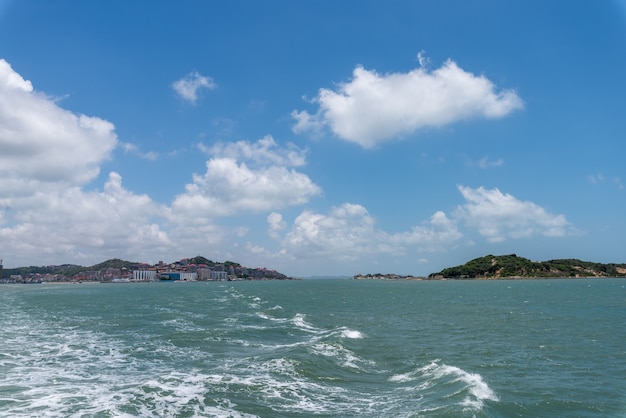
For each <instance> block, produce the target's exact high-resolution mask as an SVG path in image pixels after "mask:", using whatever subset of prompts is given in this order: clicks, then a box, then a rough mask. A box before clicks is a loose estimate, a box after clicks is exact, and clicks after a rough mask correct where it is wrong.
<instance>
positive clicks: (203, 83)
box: [172, 71, 217, 104]
mask: <svg viewBox="0 0 626 418" xmlns="http://www.w3.org/2000/svg"><path fill="white" fill-rule="evenodd" d="M172 88H173V89H174V91H176V93H177V94H178V95H179V96H180V97H181V98H182V99H183V100H186V101H188V102H189V103H191V104H195V103H196V101H197V100H198V91H199V90H200V89H203V88H205V89H208V90H214V89H215V88H217V84H215V82H214V81H213V79H212V78H211V77H205V76H203V75H201V74H200V73H199V72H197V71H193V72H191V73H189V74H187V75H186V76H185V77H183V78H181V79H180V80H177V81H175V82H174V83H173V84H172Z"/></svg>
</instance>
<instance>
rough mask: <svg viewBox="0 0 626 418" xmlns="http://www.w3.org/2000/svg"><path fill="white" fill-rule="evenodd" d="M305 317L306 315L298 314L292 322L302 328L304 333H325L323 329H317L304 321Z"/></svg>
mask: <svg viewBox="0 0 626 418" xmlns="http://www.w3.org/2000/svg"><path fill="white" fill-rule="evenodd" d="M304 318H305V315H304V314H300V313H298V314H296V316H294V317H293V319H292V322H293V324H294V325H295V326H296V327H298V328H300V329H301V330H303V331H307V332H315V333H317V332H323V330H322V329H319V328H316V327H314V326H313V325H311V324H309V323H308V322H307V321H305V320H304Z"/></svg>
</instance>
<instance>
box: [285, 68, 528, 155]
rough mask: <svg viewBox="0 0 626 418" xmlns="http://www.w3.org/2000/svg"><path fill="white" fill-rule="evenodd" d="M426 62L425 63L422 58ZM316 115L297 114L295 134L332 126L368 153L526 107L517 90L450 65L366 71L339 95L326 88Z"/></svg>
mask: <svg viewBox="0 0 626 418" xmlns="http://www.w3.org/2000/svg"><path fill="white" fill-rule="evenodd" d="M422 61H423V58H422ZM314 102H316V103H318V104H319V109H318V111H317V112H316V113H314V114H310V113H308V112H307V111H296V110H294V111H293V112H292V116H293V118H294V119H295V120H296V124H295V126H294V128H293V129H294V131H295V132H297V133H298V132H305V131H313V132H318V131H319V130H320V129H321V128H322V127H325V126H327V127H329V128H330V129H331V131H332V132H333V133H334V134H335V135H337V136H338V137H339V138H341V139H344V140H346V141H351V142H355V143H357V144H359V145H361V146H363V147H365V148H370V147H373V146H375V145H377V144H379V143H381V142H384V141H387V140H389V139H392V138H395V137H398V136H401V135H405V134H409V133H412V132H414V131H416V130H418V129H420V128H423V127H429V126H435V127H436V126H442V125H446V124H449V123H453V122H456V121H459V120H462V119H467V118H473V117H486V118H498V117H502V116H505V115H507V114H509V113H510V112H512V111H513V110H515V109H519V108H521V107H522V106H523V103H522V100H521V99H520V98H519V96H518V95H517V94H516V93H515V92H514V91H512V90H504V91H501V92H497V91H496V89H495V86H494V84H493V83H492V82H491V81H489V80H488V79H487V78H485V77H484V76H476V75H474V74H472V73H470V72H467V71H464V70H463V69H462V68H460V67H459V66H457V65H456V63H455V62H454V61H451V60H448V61H446V62H445V63H444V64H443V66H442V67H441V68H439V69H437V70H434V71H428V70H427V69H425V68H423V67H421V68H417V69H414V70H412V71H409V72H408V73H392V74H378V73H377V72H375V71H371V70H367V69H365V68H363V67H361V66H357V67H356V68H355V69H354V72H353V77H352V80H350V81H349V82H347V83H341V84H339V85H338V87H337V89H336V91H333V90H330V89H325V88H322V89H320V91H319V94H318V96H317V97H316V98H315V99H314Z"/></svg>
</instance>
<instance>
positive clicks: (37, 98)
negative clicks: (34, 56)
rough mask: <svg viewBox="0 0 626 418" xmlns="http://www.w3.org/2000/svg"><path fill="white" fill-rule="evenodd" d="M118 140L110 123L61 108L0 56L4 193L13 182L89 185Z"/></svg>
mask: <svg viewBox="0 0 626 418" xmlns="http://www.w3.org/2000/svg"><path fill="white" fill-rule="evenodd" d="M116 145H117V137H116V135H115V133H114V126H113V124H112V123H110V122H108V121H106V120H103V119H100V118H97V117H89V116H85V115H77V114H74V113H72V112H70V111H67V110H65V109H62V108H61V107H59V106H58V105H57V104H56V103H55V101H54V100H53V99H50V98H48V97H46V96H45V95H43V94H41V93H38V92H36V91H34V90H33V87H32V84H31V83H30V82H29V81H26V80H24V79H23V78H22V77H21V76H20V75H19V74H18V73H16V72H15V71H14V70H13V69H12V68H11V66H10V65H9V63H8V62H6V61H5V60H3V59H0V178H2V179H3V181H2V182H1V183H0V194H2V195H5V196H6V195H7V193H10V192H12V191H14V188H13V187H12V185H13V186H15V185H19V188H20V189H22V190H24V188H30V189H31V191H32V190H33V189H32V188H33V186H35V185H36V184H37V183H39V182H51V181H52V182H57V181H62V182H65V183H67V184H71V185H80V184H85V183H87V182H88V181H90V180H92V179H93V178H94V177H96V176H97V175H98V173H99V171H100V164H101V163H102V161H104V160H106V159H108V158H109V157H110V154H111V151H112V150H113V149H114V148H115V146H116Z"/></svg>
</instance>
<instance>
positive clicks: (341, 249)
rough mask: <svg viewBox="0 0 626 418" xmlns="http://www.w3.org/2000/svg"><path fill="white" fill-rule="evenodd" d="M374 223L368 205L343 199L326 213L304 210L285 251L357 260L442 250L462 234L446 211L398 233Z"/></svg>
mask: <svg viewBox="0 0 626 418" xmlns="http://www.w3.org/2000/svg"><path fill="white" fill-rule="evenodd" d="M281 220H282V219H281ZM375 224H376V222H375V220H374V218H373V217H372V216H371V215H370V214H369V213H368V211H367V209H365V208H364V207H363V206H361V205H358V204H351V203H344V204H343V205H341V206H338V207H335V208H333V209H331V211H330V212H329V213H328V214H326V215H324V214H320V213H316V212H313V211H304V212H302V213H301V214H300V215H299V216H298V217H297V218H296V219H295V221H294V223H293V226H292V227H291V230H290V231H289V232H288V233H287V234H286V235H285V237H284V239H283V241H282V244H283V246H284V249H283V251H285V252H286V253H289V254H292V255H293V256H295V257H297V258H299V257H303V258H304V257H306V258H328V259H332V260H340V261H341V260H356V259H358V258H359V257H367V256H374V255H378V254H387V255H393V256H403V255H406V253H407V252H408V251H412V252H415V251H442V250H444V249H445V248H446V247H447V246H449V245H452V244H454V243H455V242H456V241H458V240H459V239H460V238H461V237H462V234H461V233H460V232H459V231H458V230H457V227H456V223H455V221H453V220H450V219H448V217H447V216H446V215H445V214H444V213H443V212H436V213H435V214H434V215H433V216H432V217H431V219H430V220H429V221H428V222H425V224H424V225H421V226H416V227H414V228H413V229H412V230H411V231H408V232H402V233H398V234H389V233H387V232H385V231H383V230H380V229H377V228H376V227H375Z"/></svg>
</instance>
